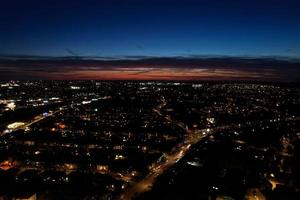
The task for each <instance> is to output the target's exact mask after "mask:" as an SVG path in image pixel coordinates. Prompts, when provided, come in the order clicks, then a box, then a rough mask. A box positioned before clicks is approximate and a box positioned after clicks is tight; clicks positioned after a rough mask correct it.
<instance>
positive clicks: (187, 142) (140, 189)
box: [119, 98, 227, 200]
mask: <svg viewBox="0 0 300 200" xmlns="http://www.w3.org/2000/svg"><path fill="white" fill-rule="evenodd" d="M166 105H167V103H166V101H165V100H164V98H162V103H161V104H160V105H159V106H158V107H157V108H155V109H153V111H154V112H155V113H156V114H158V115H159V116H161V117H164V118H165V119H166V120H167V121H169V122H172V123H174V124H176V125H177V126H178V127H180V128H182V129H183V130H185V131H186V134H185V139H184V141H183V142H182V143H180V144H178V145H177V146H176V147H175V148H173V150H172V152H170V153H168V154H164V157H165V159H164V161H163V162H162V161H161V159H160V158H159V159H158V161H156V162H155V163H154V164H153V165H152V167H151V169H150V173H149V174H148V175H147V176H146V177H145V178H143V179H142V180H140V181H138V182H136V183H133V184H132V185H131V186H129V188H128V189H127V190H126V191H125V192H124V193H123V194H121V195H120V196H119V199H121V200H130V199H132V198H134V197H137V196H139V195H140V194H142V193H144V192H147V191H149V190H151V188H152V186H153V184H154V183H155V181H156V178H157V177H158V176H160V175H162V174H163V173H164V172H165V171H166V170H168V169H169V168H170V167H171V166H173V165H174V164H175V163H176V162H178V161H179V160H180V159H181V158H183V157H184V156H185V155H186V153H187V152H188V150H189V149H190V147H191V145H193V144H196V143H198V142H199V141H200V140H202V139H203V138H205V137H206V136H208V135H209V134H211V133H213V132H215V131H217V130H220V129H224V128H227V126H224V127H217V128H213V129H203V130H197V131H191V130H188V129H187V128H186V126H185V125H184V124H183V123H180V122H176V121H173V120H171V118H170V117H169V116H164V115H163V114H162V113H161V112H160V110H161V108H162V107H164V106H166Z"/></svg>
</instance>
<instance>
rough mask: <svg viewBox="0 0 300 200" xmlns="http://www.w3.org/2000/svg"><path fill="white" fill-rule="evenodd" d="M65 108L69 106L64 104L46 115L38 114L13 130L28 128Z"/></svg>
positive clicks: (2, 134) (3, 133)
mask: <svg viewBox="0 0 300 200" xmlns="http://www.w3.org/2000/svg"><path fill="white" fill-rule="evenodd" d="M65 109H67V107H65V106H64V107H60V108H59V109H57V110H55V111H54V112H52V113H48V114H47V115H46V116H41V115H38V116H36V117H35V118H34V119H33V120H32V121H30V122H27V123H25V124H24V125H23V126H21V127H18V128H16V129H12V130H11V131H16V130H20V129H23V130H26V129H27V128H29V127H30V126H32V125H33V124H36V123H38V122H41V121H42V120H45V119H46V118H48V117H51V116H53V115H55V114H56V113H59V112H61V111H63V110H65ZM8 133H9V132H2V133H1V135H0V137H2V136H5V135H6V134H8Z"/></svg>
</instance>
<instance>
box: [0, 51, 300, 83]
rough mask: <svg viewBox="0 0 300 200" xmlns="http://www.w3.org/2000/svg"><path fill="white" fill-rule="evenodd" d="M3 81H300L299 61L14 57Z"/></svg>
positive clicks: (3, 68) (5, 65)
mask: <svg viewBox="0 0 300 200" xmlns="http://www.w3.org/2000/svg"><path fill="white" fill-rule="evenodd" d="M0 73H1V74H0V79H103V80H110V79H111V80H116V79H126V80H132V79H133V80H140V79H141V80H146V79H151V80H154V79H157V80H161V79H163V80H172V79H173V80H262V81H265V80H268V81H300V77H299V76H300V75H299V74H300V61H299V60H297V59H286V58H285V59H283V58H269V57H265V58H250V57H225V56H224V57H210V56H206V57H200V56H192V55H191V56H185V57H182V56H178V57H143V56H131V57H122V58H120V59H115V58H114V59H99V58H98V59H92V58H89V59H88V58H80V59H74V58H72V57H71V58H70V57H68V58H66V57H59V58H55V57H51V58H49V57H46V58H45V57H42V58H41V57H32V56H31V57H26V56H25V57H20V58H18V59H16V58H14V59H12V57H9V58H5V59H4V58H3V57H2V59H1V60H0Z"/></svg>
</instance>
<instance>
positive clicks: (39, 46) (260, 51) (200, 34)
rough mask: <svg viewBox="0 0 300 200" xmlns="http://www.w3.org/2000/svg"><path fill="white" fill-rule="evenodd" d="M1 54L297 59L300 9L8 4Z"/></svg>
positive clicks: (254, 3) (270, 4) (245, 3)
mask: <svg viewBox="0 0 300 200" xmlns="http://www.w3.org/2000/svg"><path fill="white" fill-rule="evenodd" d="M66 49H68V50H66ZM72 52H73V53H72ZM0 54H2V55H3V54H6V55H12V54H26V55H43V56H66V55H68V56H69V55H71V54H74V55H75V54H78V55H81V56H120V55H144V56H177V55H199V54H200V55H234V56H241V55H243V56H244V55H247V56H273V55H280V56H292V57H299V55H300V1H299V0H235V1H226V0H219V1H217V0H197V1H196V0H195V1H191V0H182V1H179V0H173V1H171V0H160V1H158V0H147V1H146V0H136V1H134V0H127V1H125V0H105V1H104V0H98V1H96V0H95V1H92V0H82V1H79V0H43V1H41V0H9V1H8V0H6V1H2V2H1V5H0Z"/></svg>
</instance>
